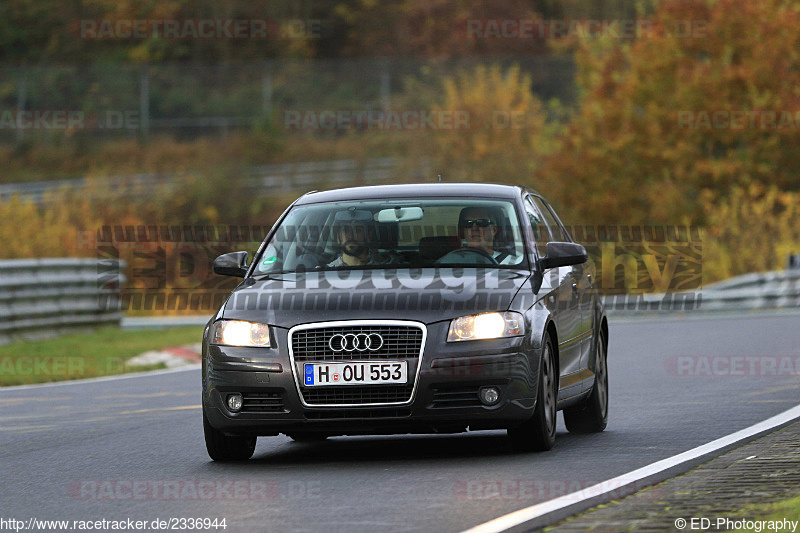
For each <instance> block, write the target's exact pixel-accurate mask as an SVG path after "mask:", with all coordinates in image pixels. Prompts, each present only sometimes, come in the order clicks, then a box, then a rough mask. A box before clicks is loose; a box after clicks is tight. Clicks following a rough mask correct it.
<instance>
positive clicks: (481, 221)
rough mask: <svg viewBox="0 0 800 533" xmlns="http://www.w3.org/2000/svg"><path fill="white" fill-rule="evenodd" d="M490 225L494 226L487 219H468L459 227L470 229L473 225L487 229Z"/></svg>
mask: <svg viewBox="0 0 800 533" xmlns="http://www.w3.org/2000/svg"><path fill="white" fill-rule="evenodd" d="M492 224H494V222H492V221H491V219H488V218H469V219H467V220H465V221H464V222H463V223H462V225H461V226H462V227H464V228H471V227H472V226H473V225H475V226H478V227H479V228H488V227H489V226H491V225H492Z"/></svg>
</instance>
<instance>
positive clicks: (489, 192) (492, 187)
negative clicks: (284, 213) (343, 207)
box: [295, 182, 524, 205]
mask: <svg viewBox="0 0 800 533" xmlns="http://www.w3.org/2000/svg"><path fill="white" fill-rule="evenodd" d="M523 190H524V188H523V187H520V186H517V185H500V184H496V183H474V182H471V183H470V182H468V183H405V184H399V185H370V186H364V187H348V188H346V189H334V190H330V191H321V192H316V191H315V192H310V193H308V194H305V195H304V196H302V197H301V198H300V199H299V200H298V201H297V202H296V203H295V205H301V204H313V203H319V202H339V201H347V200H368V199H385V198H437V197H445V196H449V197H479V198H508V199H510V198H518V197H519V195H520V194H521V192H522V191H523Z"/></svg>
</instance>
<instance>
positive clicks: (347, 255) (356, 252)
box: [327, 221, 397, 267]
mask: <svg viewBox="0 0 800 533" xmlns="http://www.w3.org/2000/svg"><path fill="white" fill-rule="evenodd" d="M333 235H334V237H335V238H336V243H337V244H338V245H339V247H340V248H341V253H340V254H339V256H338V257H337V258H336V259H334V260H333V261H331V262H330V263H328V265H327V266H329V267H348V266H366V265H385V264H387V263H392V262H397V261H393V260H392V258H393V257H394V255H393V254H392V253H391V251H390V253H386V254H382V253H379V252H378V251H377V250H376V247H375V242H374V241H375V226H374V224H372V223H369V222H361V221H344V222H336V223H335V224H334V226H333Z"/></svg>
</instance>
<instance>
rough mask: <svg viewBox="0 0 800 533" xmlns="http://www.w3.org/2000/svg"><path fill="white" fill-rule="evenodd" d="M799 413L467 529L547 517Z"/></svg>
mask: <svg viewBox="0 0 800 533" xmlns="http://www.w3.org/2000/svg"><path fill="white" fill-rule="evenodd" d="M798 417H800V405H797V406H795V407H792V408H791V409H789V410H787V411H784V412H783V413H780V414H778V415H775V416H773V417H772V418H768V419H767V420H764V421H763V422H759V423H758V424H754V425H752V426H750V427H748V428H745V429H742V430H740V431H737V432H736V433H731V434H730V435H726V436H725V437H722V438H719V439H717V440H714V441H711V442H709V443H708V444H703V445H702V446H698V447H697V448H693V449H691V450H689V451H686V452H683V453H679V454H678V455H673V456H672V457H669V458H667V459H662V460H661V461H657V462H655V463H652V464H649V465H647V466H644V467H642V468H639V469H637V470H634V471H632V472H628V473H627V474H622V475H621V476H617V477H615V478H613V479H610V480H608V481H604V482H602V483H598V484H597V485H594V486H593V487H589V488H586V489H584V490H580V491H578V492H573V493H572V494H567V495H564V496H561V497H559V498H556V499H554V500H549V501H546V502H542V503H537V504H536V505H531V506H530V507H526V508H524V509H520V510H519V511H514V512H513V513H509V514H507V515H505V516H501V517H499V518H495V519H494V520H490V521H489V522H486V523H484V524H481V525H478V526H475V527H473V528H470V529H468V530H467V531H466V532H465V533H495V532H500V531H506V530H508V529H510V528H512V527H515V526H519V525H522V524H524V523H525V522H529V521H531V520H534V519H536V518H540V517H543V516H545V515H547V514H549V513H553V512H555V511H558V510H561V509H564V508H566V507H570V506H573V505H576V504H578V503H580V502H582V501H586V500H589V499H595V498H598V497H599V496H602V495H603V494H606V493H608V492H612V491H613V492H617V493H619V491H620V489H621V488H623V487H624V486H628V485H631V484H633V483H636V482H637V481H641V480H643V479H646V478H648V477H651V476H653V475H655V474H658V473H660V472H664V471H665V470H668V469H670V468H674V467H676V466H678V465H681V464H683V463H686V462H689V461H692V460H694V459H699V458H700V457H703V456H704V455H708V454H710V453H713V452H715V451H718V450H720V449H722V448H725V447H728V446H731V445H732V444H735V443H737V442H739V441H741V440H744V439H747V438H749V437H752V436H754V435H758V434H759V433H763V432H765V431H769V430H770V429H773V428H775V427H778V426H780V425H783V424H786V423H787V422H791V421H792V420H794V419H796V418H798Z"/></svg>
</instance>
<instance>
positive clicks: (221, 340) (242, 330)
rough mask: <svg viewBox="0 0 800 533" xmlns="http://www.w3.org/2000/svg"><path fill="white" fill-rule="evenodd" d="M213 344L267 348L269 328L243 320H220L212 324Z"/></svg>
mask: <svg viewBox="0 0 800 533" xmlns="http://www.w3.org/2000/svg"><path fill="white" fill-rule="evenodd" d="M211 342H212V343H213V344H225V345H228V346H255V347H258V348H269V346H270V344H269V326H268V325H266V324H259V323H257V322H245V321H244V320H220V321H218V322H215V323H214V336H213V337H212V340H211Z"/></svg>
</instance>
